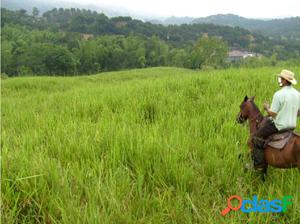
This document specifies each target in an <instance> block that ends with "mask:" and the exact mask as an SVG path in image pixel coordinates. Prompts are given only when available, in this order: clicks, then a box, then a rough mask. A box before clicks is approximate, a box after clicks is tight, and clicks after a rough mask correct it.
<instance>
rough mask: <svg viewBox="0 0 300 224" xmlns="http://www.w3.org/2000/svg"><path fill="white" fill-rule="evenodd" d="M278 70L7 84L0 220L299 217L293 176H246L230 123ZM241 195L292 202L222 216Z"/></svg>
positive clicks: (242, 148) (157, 72)
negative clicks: (282, 207) (282, 208)
mask: <svg viewBox="0 0 300 224" xmlns="http://www.w3.org/2000/svg"><path fill="white" fill-rule="evenodd" d="M280 69H281V68H261V69H231V70H219V71H211V72H195V71H192V70H186V69H175V68H149V69H139V70H129V71H120V72H110V73H103V74H100V75H93V76H82V77H72V78H70V77H69V78H62V77H59V78H57V77H30V78H9V79H7V80H4V81H2V82H1V84H2V100H1V108H2V112H1V121H2V125H1V133H2V143H1V144H2V148H1V150H2V189H1V191H2V192H1V193H2V197H1V200H2V201H1V203H2V206H1V207H2V208H1V209H2V217H1V220H2V222H3V223H36V222H39V223H104V224H105V223H139V222H144V223H209V224H214V223H223V222H227V221H228V222H229V220H230V223H238V222H243V223H267V222H270V221H271V220H272V221H273V222H276V223H290V224H297V223H298V222H297V220H299V219H300V216H299V212H298V210H299V207H300V204H299V202H300V192H299V185H300V173H299V172H298V171H297V170H279V169H274V168H269V172H268V177H267V180H266V182H265V183H264V184H262V183H261V182H260V180H259V179H258V178H257V176H255V174H254V173H252V172H246V173H245V172H244V170H243V166H244V163H246V162H249V157H248V156H247V155H248V149H247V144H246V143H247V137H248V129H247V128H246V127H245V126H240V125H237V124H236V123H235V117H236V115H237V113H238V112H239V105H240V103H241V101H242V100H243V98H244V96H245V95H246V94H247V95H256V101H257V104H258V105H259V107H260V106H261V104H262V102H264V101H265V100H268V101H270V100H271V97H272V95H273V93H274V91H275V90H276V89H277V80H276V76H275V74H277V73H278V72H279V71H280ZM290 69H292V70H293V71H295V73H296V74H297V75H298V76H297V77H299V74H300V67H297V68H290ZM233 84H234V85H233ZM266 86H268V87H269V88H265V87H266ZM220 89H222V92H220V91H219V90H220ZM299 128H300V126H299V123H298V130H300V129H299ZM239 155H242V159H238V158H239ZM228 174H230V176H229V175H228ZM236 194H237V195H240V196H241V197H242V198H248V199H250V198H252V196H253V195H257V196H258V198H265V197H266V195H267V197H268V198H269V199H275V198H278V199H282V197H283V196H284V195H292V197H293V198H292V201H293V204H292V206H289V207H288V209H287V212H286V213H280V214H276V213H265V214H263V215H262V214H260V213H252V214H251V215H250V216H249V215H248V214H244V213H242V212H241V211H232V212H231V214H230V215H231V216H228V217H225V218H223V217H221V215H220V212H221V210H223V209H224V208H225V207H226V206H227V199H228V197H229V196H231V195H236Z"/></svg>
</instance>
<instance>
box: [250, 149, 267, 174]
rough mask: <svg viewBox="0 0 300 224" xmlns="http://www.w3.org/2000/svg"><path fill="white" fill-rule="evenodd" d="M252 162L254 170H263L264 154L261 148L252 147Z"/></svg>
mask: <svg viewBox="0 0 300 224" xmlns="http://www.w3.org/2000/svg"><path fill="white" fill-rule="evenodd" d="M253 162H254V169H255V170H263V169H264V168H265V167H266V165H267V164H266V161H265V154H264V149H263V148H257V147H255V148H254V149H253Z"/></svg>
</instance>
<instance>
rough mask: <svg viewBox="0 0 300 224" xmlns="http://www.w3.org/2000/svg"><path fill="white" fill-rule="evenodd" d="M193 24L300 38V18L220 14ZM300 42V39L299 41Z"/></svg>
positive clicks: (198, 20)
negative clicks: (240, 28) (229, 27)
mask: <svg viewBox="0 0 300 224" xmlns="http://www.w3.org/2000/svg"><path fill="white" fill-rule="evenodd" d="M192 23H212V24H216V25H224V26H232V27H234V26H239V27H242V28H245V29H247V30H250V31H254V32H260V33H261V34H263V35H266V36H272V37H279V36H284V37H289V38H300V17H292V18H285V19H270V20H262V19H247V18H244V17H241V16H237V15H233V14H219V15H213V16H208V17H203V18H197V19H194V20H193V22H192ZM299 40H300V39H299Z"/></svg>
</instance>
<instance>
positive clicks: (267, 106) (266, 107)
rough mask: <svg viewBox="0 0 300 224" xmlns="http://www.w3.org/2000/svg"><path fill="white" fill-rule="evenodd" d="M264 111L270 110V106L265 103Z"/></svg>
mask: <svg viewBox="0 0 300 224" xmlns="http://www.w3.org/2000/svg"><path fill="white" fill-rule="evenodd" d="M264 109H265V111H268V110H269V109H270V104H269V103H267V102H265V103H264Z"/></svg>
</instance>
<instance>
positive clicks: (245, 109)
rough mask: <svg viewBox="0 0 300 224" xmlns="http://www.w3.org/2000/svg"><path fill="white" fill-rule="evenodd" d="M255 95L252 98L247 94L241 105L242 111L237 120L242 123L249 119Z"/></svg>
mask: <svg viewBox="0 0 300 224" xmlns="http://www.w3.org/2000/svg"><path fill="white" fill-rule="evenodd" d="M253 101H254V96H253V97H251V98H248V96H245V98H244V100H243V102H242V103H241V105H240V112H239V114H238V115H237V117H236V121H237V122H238V123H240V124H242V123H244V122H245V121H247V119H248V118H249V116H250V112H251V108H252V106H253Z"/></svg>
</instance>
